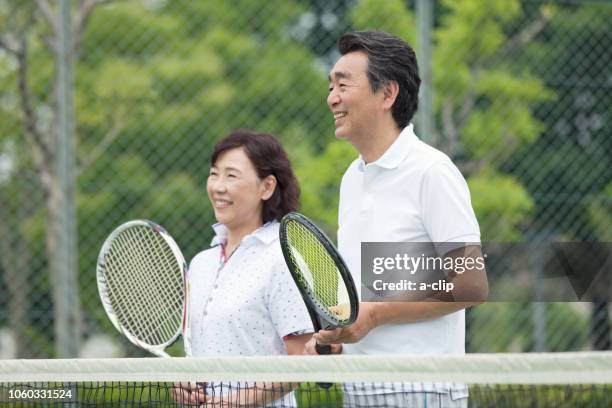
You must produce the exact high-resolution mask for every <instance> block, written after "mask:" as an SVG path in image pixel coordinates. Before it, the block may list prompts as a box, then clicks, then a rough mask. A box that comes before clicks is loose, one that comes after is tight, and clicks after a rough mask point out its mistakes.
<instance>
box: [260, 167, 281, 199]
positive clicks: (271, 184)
mask: <svg viewBox="0 0 612 408" xmlns="http://www.w3.org/2000/svg"><path fill="white" fill-rule="evenodd" d="M277 184H278V183H277V181H276V177H274V176H273V175H272V174H270V175H269V176H267V177H266V178H264V179H263V180H262V183H261V185H262V192H261V193H262V194H261V199H262V200H264V201H265V200H267V199H269V198H270V197H272V194H274V190H275V189H276V185H277Z"/></svg>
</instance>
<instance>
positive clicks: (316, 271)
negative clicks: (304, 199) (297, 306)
mask: <svg viewBox="0 0 612 408" xmlns="http://www.w3.org/2000/svg"><path fill="white" fill-rule="evenodd" d="M279 237H280V243H281V248H282V251H283V256H284V257H285V262H286V263H287V266H288V268H289V271H290V272H291V276H292V277H293V280H294V281H295V283H296V285H297V287H298V289H299V291H300V294H301V295H302V297H303V298H304V301H305V303H306V305H307V306H308V309H309V311H310V312H311V317H312V311H314V312H315V313H316V315H317V316H318V318H319V319H320V320H321V321H322V322H323V324H322V325H321V324H319V326H323V328H331V327H344V326H348V325H350V324H352V323H353V322H354V321H355V319H357V314H358V313H359V299H358V296H357V290H356V288H355V283H354V282H353V278H352V277H351V274H350V272H349V270H348V268H347V266H346V264H345V262H344V260H343V259H342V257H341V256H340V254H339V253H338V251H337V250H336V248H335V247H334V245H333V244H332V243H331V241H330V240H329V238H327V236H326V235H325V233H324V232H323V231H321V230H320V229H319V228H318V227H317V226H316V225H315V224H314V223H312V222H311V221H310V220H309V219H308V218H306V217H305V216H303V215H301V214H299V213H295V212H292V213H289V214H287V215H285V216H284V217H283V218H282V219H281V223H280V229H279ZM313 323H315V319H313ZM316 325H317V324H316V323H315V326H316ZM319 328H320V327H319ZM319 328H318V327H315V330H318V329H319Z"/></svg>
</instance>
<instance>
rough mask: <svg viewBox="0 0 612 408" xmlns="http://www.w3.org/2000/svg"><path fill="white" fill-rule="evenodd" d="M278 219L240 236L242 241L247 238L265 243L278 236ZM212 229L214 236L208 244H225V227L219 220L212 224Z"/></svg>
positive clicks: (212, 245)
mask: <svg viewBox="0 0 612 408" xmlns="http://www.w3.org/2000/svg"><path fill="white" fill-rule="evenodd" d="M278 228H279V223H278V221H276V220H274V221H269V222H267V223H265V224H264V225H262V226H261V227H260V228H258V229H256V230H255V231H253V232H252V233H250V234H248V235H246V236H245V237H244V238H242V241H243V242H244V241H245V240H247V239H256V240H259V241H260V242H262V243H263V244H265V245H267V244H269V243H271V242H272V241H274V240H275V239H276V238H278ZM212 229H213V230H214V231H215V237H214V238H213V239H212V241H211V242H210V246H211V247H214V246H217V245H225V243H226V242H227V227H226V226H225V225H223V224H221V223H220V222H218V223H216V224H213V226H212Z"/></svg>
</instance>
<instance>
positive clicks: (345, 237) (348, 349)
mask: <svg viewBox="0 0 612 408" xmlns="http://www.w3.org/2000/svg"><path fill="white" fill-rule="evenodd" d="M338 224H339V225H338V226H339V229H338V249H339V250H340V253H341V254H342V256H343V258H344V259H345V261H346V262H347V264H348V267H349V269H350V271H351V273H352V275H353V278H354V280H355V283H356V284H357V285H358V288H359V287H360V283H361V262H360V261H361V259H360V258H361V243H362V242H435V243H454V242H456V243H460V242H480V230H479V228H478V223H477V221H476V217H475V215H474V211H473V209H472V205H471V200H470V193H469V190H468V187H467V183H466V182H465V179H464V178H463V176H462V175H461V173H460V172H459V170H458V169H457V167H456V166H455V165H454V164H453V163H452V162H451V160H450V159H449V158H448V157H447V156H446V155H445V154H444V153H442V152H440V151H438V150H436V149H434V148H433V147H431V146H429V145H427V144H425V143H423V142H421V141H420V140H419V139H418V138H417V137H416V135H415V134H414V132H413V127H412V125H409V126H408V127H406V128H405V129H404V130H403V131H402V132H401V133H400V135H399V137H398V138H397V139H396V140H395V142H394V143H393V144H392V145H391V146H390V147H389V149H387V151H386V152H385V153H384V154H383V156H382V157H380V158H379V159H378V160H377V161H375V162H373V163H368V164H365V163H364V161H363V159H362V158H361V157H359V158H358V159H356V160H355V161H354V162H353V163H352V164H351V165H350V166H349V168H348V170H347V171H346V173H345V175H344V177H343V179H342V184H341V187H340V208H339V219H338ZM344 352H345V353H347V354H419V355H423V354H446V353H450V354H463V353H465V312H464V311H463V310H462V311H458V312H455V313H452V314H449V315H446V316H443V317H440V318H437V319H432V320H427V321H423V322H418V323H411V324H397V325H384V326H380V327H377V328H375V329H373V330H372V331H371V332H370V333H368V335H367V336H366V337H365V338H364V339H362V340H361V341H360V342H358V343H356V344H345V345H344Z"/></svg>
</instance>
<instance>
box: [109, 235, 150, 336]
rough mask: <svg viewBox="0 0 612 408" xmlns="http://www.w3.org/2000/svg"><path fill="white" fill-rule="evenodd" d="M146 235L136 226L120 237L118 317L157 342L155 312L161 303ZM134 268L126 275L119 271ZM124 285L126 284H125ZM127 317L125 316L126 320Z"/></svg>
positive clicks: (126, 324)
mask: <svg viewBox="0 0 612 408" xmlns="http://www.w3.org/2000/svg"><path fill="white" fill-rule="evenodd" d="M144 239H145V238H144V237H143V234H142V233H140V234H136V233H135V231H134V230H128V231H126V232H125V233H124V234H122V235H121V236H119V237H118V238H117V246H116V250H117V251H119V250H120V251H121V252H118V253H117V257H116V258H115V259H116V262H117V264H118V266H120V267H121V268H122V269H118V270H117V271H118V272H117V273H116V274H114V275H116V278H117V285H116V295H117V296H115V300H116V301H117V306H118V307H117V308H116V309H115V310H116V311H117V312H118V317H119V319H120V321H121V322H122V324H123V325H124V327H126V329H128V330H130V332H131V333H133V334H134V335H136V336H137V337H138V338H140V339H142V340H145V341H147V342H154V343H157V342H158V341H159V337H157V336H156V334H157V333H155V331H154V330H153V327H157V326H159V324H157V322H155V316H154V315H152V312H153V311H154V306H155V305H156V304H161V303H162V301H161V300H160V299H159V294H158V290H157V288H151V283H155V281H153V280H148V279H147V270H149V268H150V267H151V265H150V263H151V262H150V260H149V259H150V258H148V257H145V258H144V259H143V257H142V254H144V250H143V248H142V243H143V240H144ZM122 270H126V271H128V270H129V271H131V272H132V274H131V275H129V276H126V275H125V274H124V273H122V272H119V271H122ZM122 285H123V286H122ZM122 318H123V320H122Z"/></svg>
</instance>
